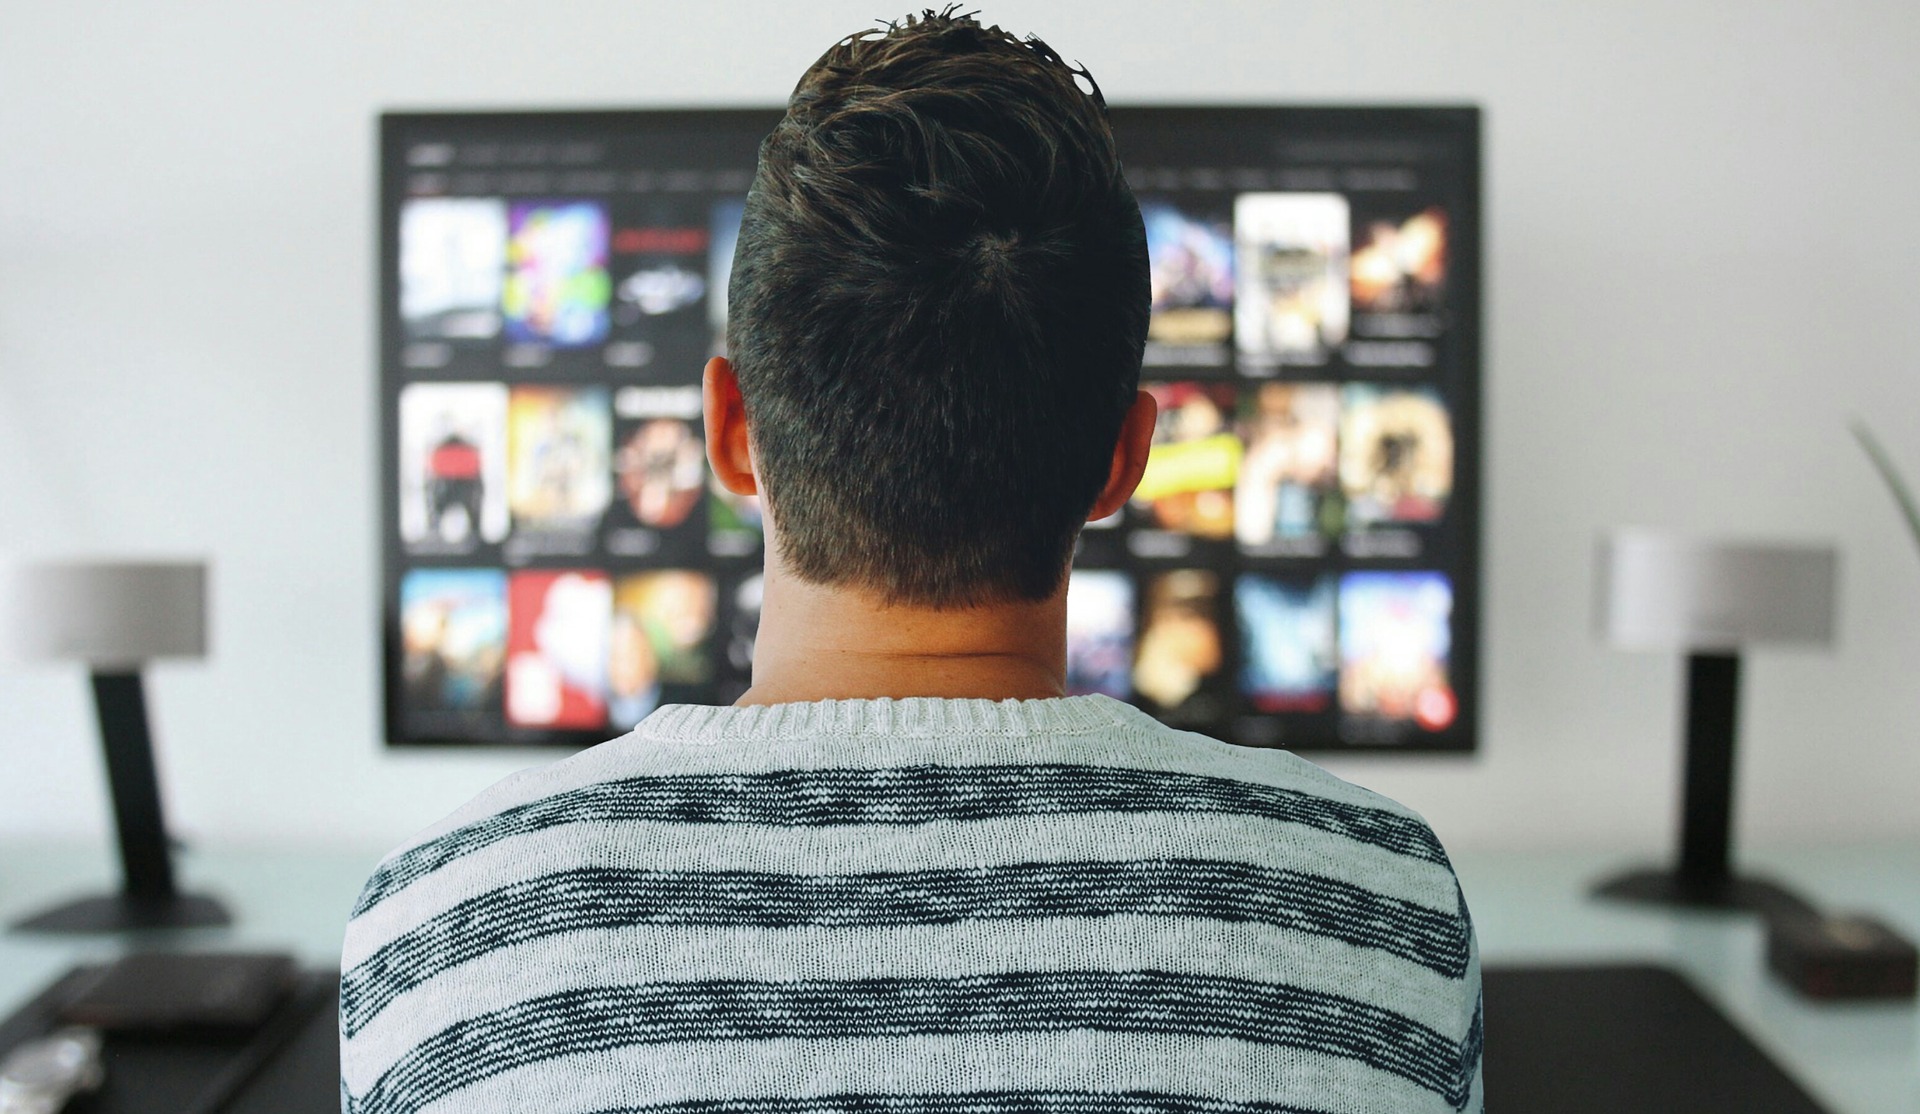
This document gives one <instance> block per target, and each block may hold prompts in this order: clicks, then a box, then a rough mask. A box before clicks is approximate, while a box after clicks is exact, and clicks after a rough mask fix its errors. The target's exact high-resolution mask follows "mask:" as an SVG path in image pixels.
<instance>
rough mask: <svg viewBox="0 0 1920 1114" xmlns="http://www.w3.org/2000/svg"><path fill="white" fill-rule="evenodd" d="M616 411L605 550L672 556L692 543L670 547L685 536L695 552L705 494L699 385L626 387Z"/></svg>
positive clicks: (628, 554)
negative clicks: (612, 482) (663, 551)
mask: <svg viewBox="0 0 1920 1114" xmlns="http://www.w3.org/2000/svg"><path fill="white" fill-rule="evenodd" d="M613 415H614V421H613V472H614V492H613V505H612V507H611V509H610V510H609V511H608V513H607V538H606V547H607V551H608V552H609V553H612V554H615V555H618V556H623V557H648V556H652V555H654V554H657V553H660V552H661V551H662V550H663V548H664V549H666V550H668V551H669V555H670V556H673V555H677V554H678V553H679V551H680V550H682V549H685V548H687V547H686V546H675V545H674V544H672V543H673V541H674V540H675V539H682V538H685V539H691V547H692V549H695V550H697V549H698V548H700V546H699V539H700V538H701V537H702V535H703V531H704V529H705V516H704V515H703V514H702V513H701V508H702V506H703V505H704V503H705V502H706V497H707V448H706V441H705V440H704V439H703V431H702V425H701V418H700V388H699V387H695V386H691V385H688V386H680V387H622V388H620V389H619V390H617V391H615V392H614V394H613ZM688 555H689V556H691V555H692V554H691V553H689V554H688Z"/></svg>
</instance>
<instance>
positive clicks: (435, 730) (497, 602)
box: [400, 569, 507, 738]
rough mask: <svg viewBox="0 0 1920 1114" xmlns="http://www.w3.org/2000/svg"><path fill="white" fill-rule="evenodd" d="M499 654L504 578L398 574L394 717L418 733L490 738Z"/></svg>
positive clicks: (474, 572) (459, 572)
mask: <svg viewBox="0 0 1920 1114" xmlns="http://www.w3.org/2000/svg"><path fill="white" fill-rule="evenodd" d="M506 656H507V576H506V574H505V573H504V572H501V571H500V570H499V569H415V570H413V571H411V572H409V573H407V574H406V575H405V576H403V577H402V578H401V579H400V686H401V709H402V711H401V716H402V718H403V720H404V721H405V723H406V725H407V730H409V731H412V732H418V733H420V734H423V735H440V736H454V737H459V738H490V737H491V736H492V734H493V731H494V730H495V728H496V727H497V725H498V720H499V715H500V701H501V689H500V682H501V669H502V665H503V663H504V662H505V660H506Z"/></svg>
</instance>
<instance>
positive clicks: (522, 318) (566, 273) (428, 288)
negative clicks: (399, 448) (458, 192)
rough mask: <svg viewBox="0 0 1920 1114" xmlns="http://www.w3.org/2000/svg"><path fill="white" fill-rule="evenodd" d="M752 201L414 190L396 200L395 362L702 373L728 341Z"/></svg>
mask: <svg viewBox="0 0 1920 1114" xmlns="http://www.w3.org/2000/svg"><path fill="white" fill-rule="evenodd" d="M743 205H744V203H743V201H742V200H741V199H739V198H736V197H723V198H718V199H708V198H697V197H696V198H688V197H680V198H654V199H646V198H638V199H635V198H621V199H618V200H608V199H604V198H581V197H575V198H533V199H520V198H506V197H415V198H410V199H408V200H405V201H403V202H402V203H401V206H400V218H399V307H398V309H399V317H400V331H401V335H402V336H403V338H404V342H403V345H402V348H401V351H400V363H401V365H402V366H403V367H405V368H407V369H409V370H412V371H414V372H416V373H417V372H423V371H431V370H435V369H441V368H446V367H449V366H451V367H456V368H457V367H462V366H465V365H466V364H468V363H469V362H470V361H477V360H493V359H497V360H499V361H501V362H504V363H505V364H506V365H507V366H508V367H511V368H524V369H533V368H542V367H549V366H552V367H558V368H560V369H563V370H578V369H581V368H585V367H593V366H598V367H601V368H604V369H607V370H609V371H615V372H625V373H633V372H643V373H649V374H651V373H655V372H662V371H664V372H665V373H666V374H669V375H674V376H679V377H682V378H697V377H698V375H699V366H700V362H701V361H702V360H704V359H705V358H706V357H707V356H708V355H711V354H714V353H717V352H718V351H720V349H721V346H722V345H723V344H724V337H725V329H726V308H727V302H726V291H727V279H728V276H729V274H730V272H731V269H732V264H733V248H734V244H735V242H736V241H737V240H738V238H739V229H740V217H741V212H742V209H743Z"/></svg>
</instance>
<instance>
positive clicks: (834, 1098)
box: [595, 1091, 1324, 1114]
mask: <svg viewBox="0 0 1920 1114" xmlns="http://www.w3.org/2000/svg"><path fill="white" fill-rule="evenodd" d="M595 1114H1324V1112H1323V1111H1320V1110H1314V1109H1309V1108H1307V1107H1304V1106H1288V1105H1283V1104H1281V1103H1277V1102H1228V1101H1225V1100H1222V1099H1210V1098H1206V1097H1204V1096H1197V1095H1163V1094H1153V1093H1149V1092H1146V1091H1123V1092H1102V1091H972V1092H965V1093H960V1094H929V1095H880V1094H850V1095H819V1096H815V1097H811V1098H760V1099H706V1100H696V1101H693V1102H669V1103H659V1104H656V1105H652V1106H623V1107H620V1108H618V1109H610V1110H602V1111H596V1112H595Z"/></svg>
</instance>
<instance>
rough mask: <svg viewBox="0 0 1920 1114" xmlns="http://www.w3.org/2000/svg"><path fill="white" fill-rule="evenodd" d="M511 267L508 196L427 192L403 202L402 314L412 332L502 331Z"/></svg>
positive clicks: (464, 336)
mask: <svg viewBox="0 0 1920 1114" xmlns="http://www.w3.org/2000/svg"><path fill="white" fill-rule="evenodd" d="M506 267H507V204H506V202H504V201H501V200H500V199H499V198H468V197H425V198H415V199H413V200H411V201H407V202H404V203H403V204H402V205H401V206H400V320H401V323H402V325H403V326H404V327H405V329H406V332H407V335H408V336H409V337H412V338H414V339H416V340H486V339H488V338H491V337H493V336H496V335H498V334H499V332H500V294H501V288H502V283H503V281H504V279H505V277H506Z"/></svg>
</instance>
